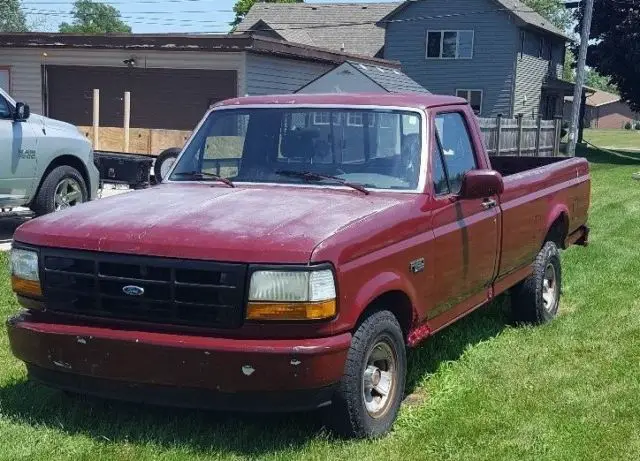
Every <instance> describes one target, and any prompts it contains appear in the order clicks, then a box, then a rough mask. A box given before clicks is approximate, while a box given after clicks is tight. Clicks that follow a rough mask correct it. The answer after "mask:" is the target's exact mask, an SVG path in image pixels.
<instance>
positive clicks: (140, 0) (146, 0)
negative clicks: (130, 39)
mask: <svg viewBox="0 0 640 461" xmlns="http://www.w3.org/2000/svg"><path fill="white" fill-rule="evenodd" d="M214 1H216V0H136V1H135V2H131V1H126V0H124V1H117V0H114V1H105V2H98V1H96V2H95V3H100V4H103V5H131V4H132V3H135V4H152V5H157V4H159V3H198V2H214ZM73 3H74V2H73V1H66V2H65V1H54V2H49V1H31V0H28V1H23V2H22V4H23V5H69V6H73Z"/></svg>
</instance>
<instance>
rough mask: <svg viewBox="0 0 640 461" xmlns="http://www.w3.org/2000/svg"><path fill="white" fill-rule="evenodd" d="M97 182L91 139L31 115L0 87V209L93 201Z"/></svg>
mask: <svg viewBox="0 0 640 461" xmlns="http://www.w3.org/2000/svg"><path fill="white" fill-rule="evenodd" d="M98 183H99V173H98V170H97V168H96V167H95V165H94V162H93V150H92V148H91V144H90V143H89V141H88V140H87V139H86V138H85V137H84V136H83V134H82V133H80V131H79V130H78V129H77V128H76V127H75V126H73V125H70V124H68V123H64V122H60V121H58V120H53V119H50V118H47V117H43V116H41V115H35V114H34V115H31V114H30V111H29V106H28V105H26V104H24V103H20V102H18V103H16V102H15V101H14V100H13V99H12V98H11V97H10V96H9V95H8V94H7V93H6V92H4V91H3V90H2V89H0V208H2V209H6V208H13V207H19V206H27V207H29V208H31V209H32V210H33V211H34V212H35V213H36V214H37V215H42V214H46V213H50V212H52V211H56V210H60V209H63V208H68V207H70V206H75V205H78V204H80V203H83V202H86V201H89V200H92V199H93V198H95V197H96V194H97V191H98Z"/></svg>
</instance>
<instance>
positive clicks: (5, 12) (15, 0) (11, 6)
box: [0, 0, 28, 32]
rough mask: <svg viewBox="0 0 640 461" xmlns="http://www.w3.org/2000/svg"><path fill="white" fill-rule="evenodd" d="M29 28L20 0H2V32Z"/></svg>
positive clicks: (0, 20) (0, 6)
mask: <svg viewBox="0 0 640 461" xmlns="http://www.w3.org/2000/svg"><path fill="white" fill-rule="evenodd" d="M27 30H28V29H27V21H26V18H25V15H24V12H23V11H22V9H21V8H20V2H19V0H0V32H26V31H27Z"/></svg>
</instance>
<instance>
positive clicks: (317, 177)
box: [276, 170, 369, 195]
mask: <svg viewBox="0 0 640 461" xmlns="http://www.w3.org/2000/svg"><path fill="white" fill-rule="evenodd" d="M276 174H279V175H281V176H291V177H294V178H302V179H306V180H307V181H323V180H328V181H335V182H337V183H339V184H342V185H343V186H347V187H351V188H352V189H355V190H357V191H360V192H362V193H363V194H366V195H369V191H368V190H367V189H366V188H365V187H364V186H363V185H362V184H358V183H353V182H349V181H347V180H345V179H342V178H339V177H337V176H331V175H328V174H321V173H314V172H312V171H295V170H278V171H276Z"/></svg>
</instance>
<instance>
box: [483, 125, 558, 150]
mask: <svg viewBox="0 0 640 461" xmlns="http://www.w3.org/2000/svg"><path fill="white" fill-rule="evenodd" d="M478 122H479V124H480V130H481V131H482V136H483V138H484V143H485V147H486V149H487V152H488V153H489V155H514V156H529V157H547V156H557V155H559V153H560V133H561V128H562V120H561V119H559V118H558V119H555V120H542V119H541V118H537V119H527V118H524V117H522V116H517V117H516V118H503V117H501V116H498V117H496V118H478Z"/></svg>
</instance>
